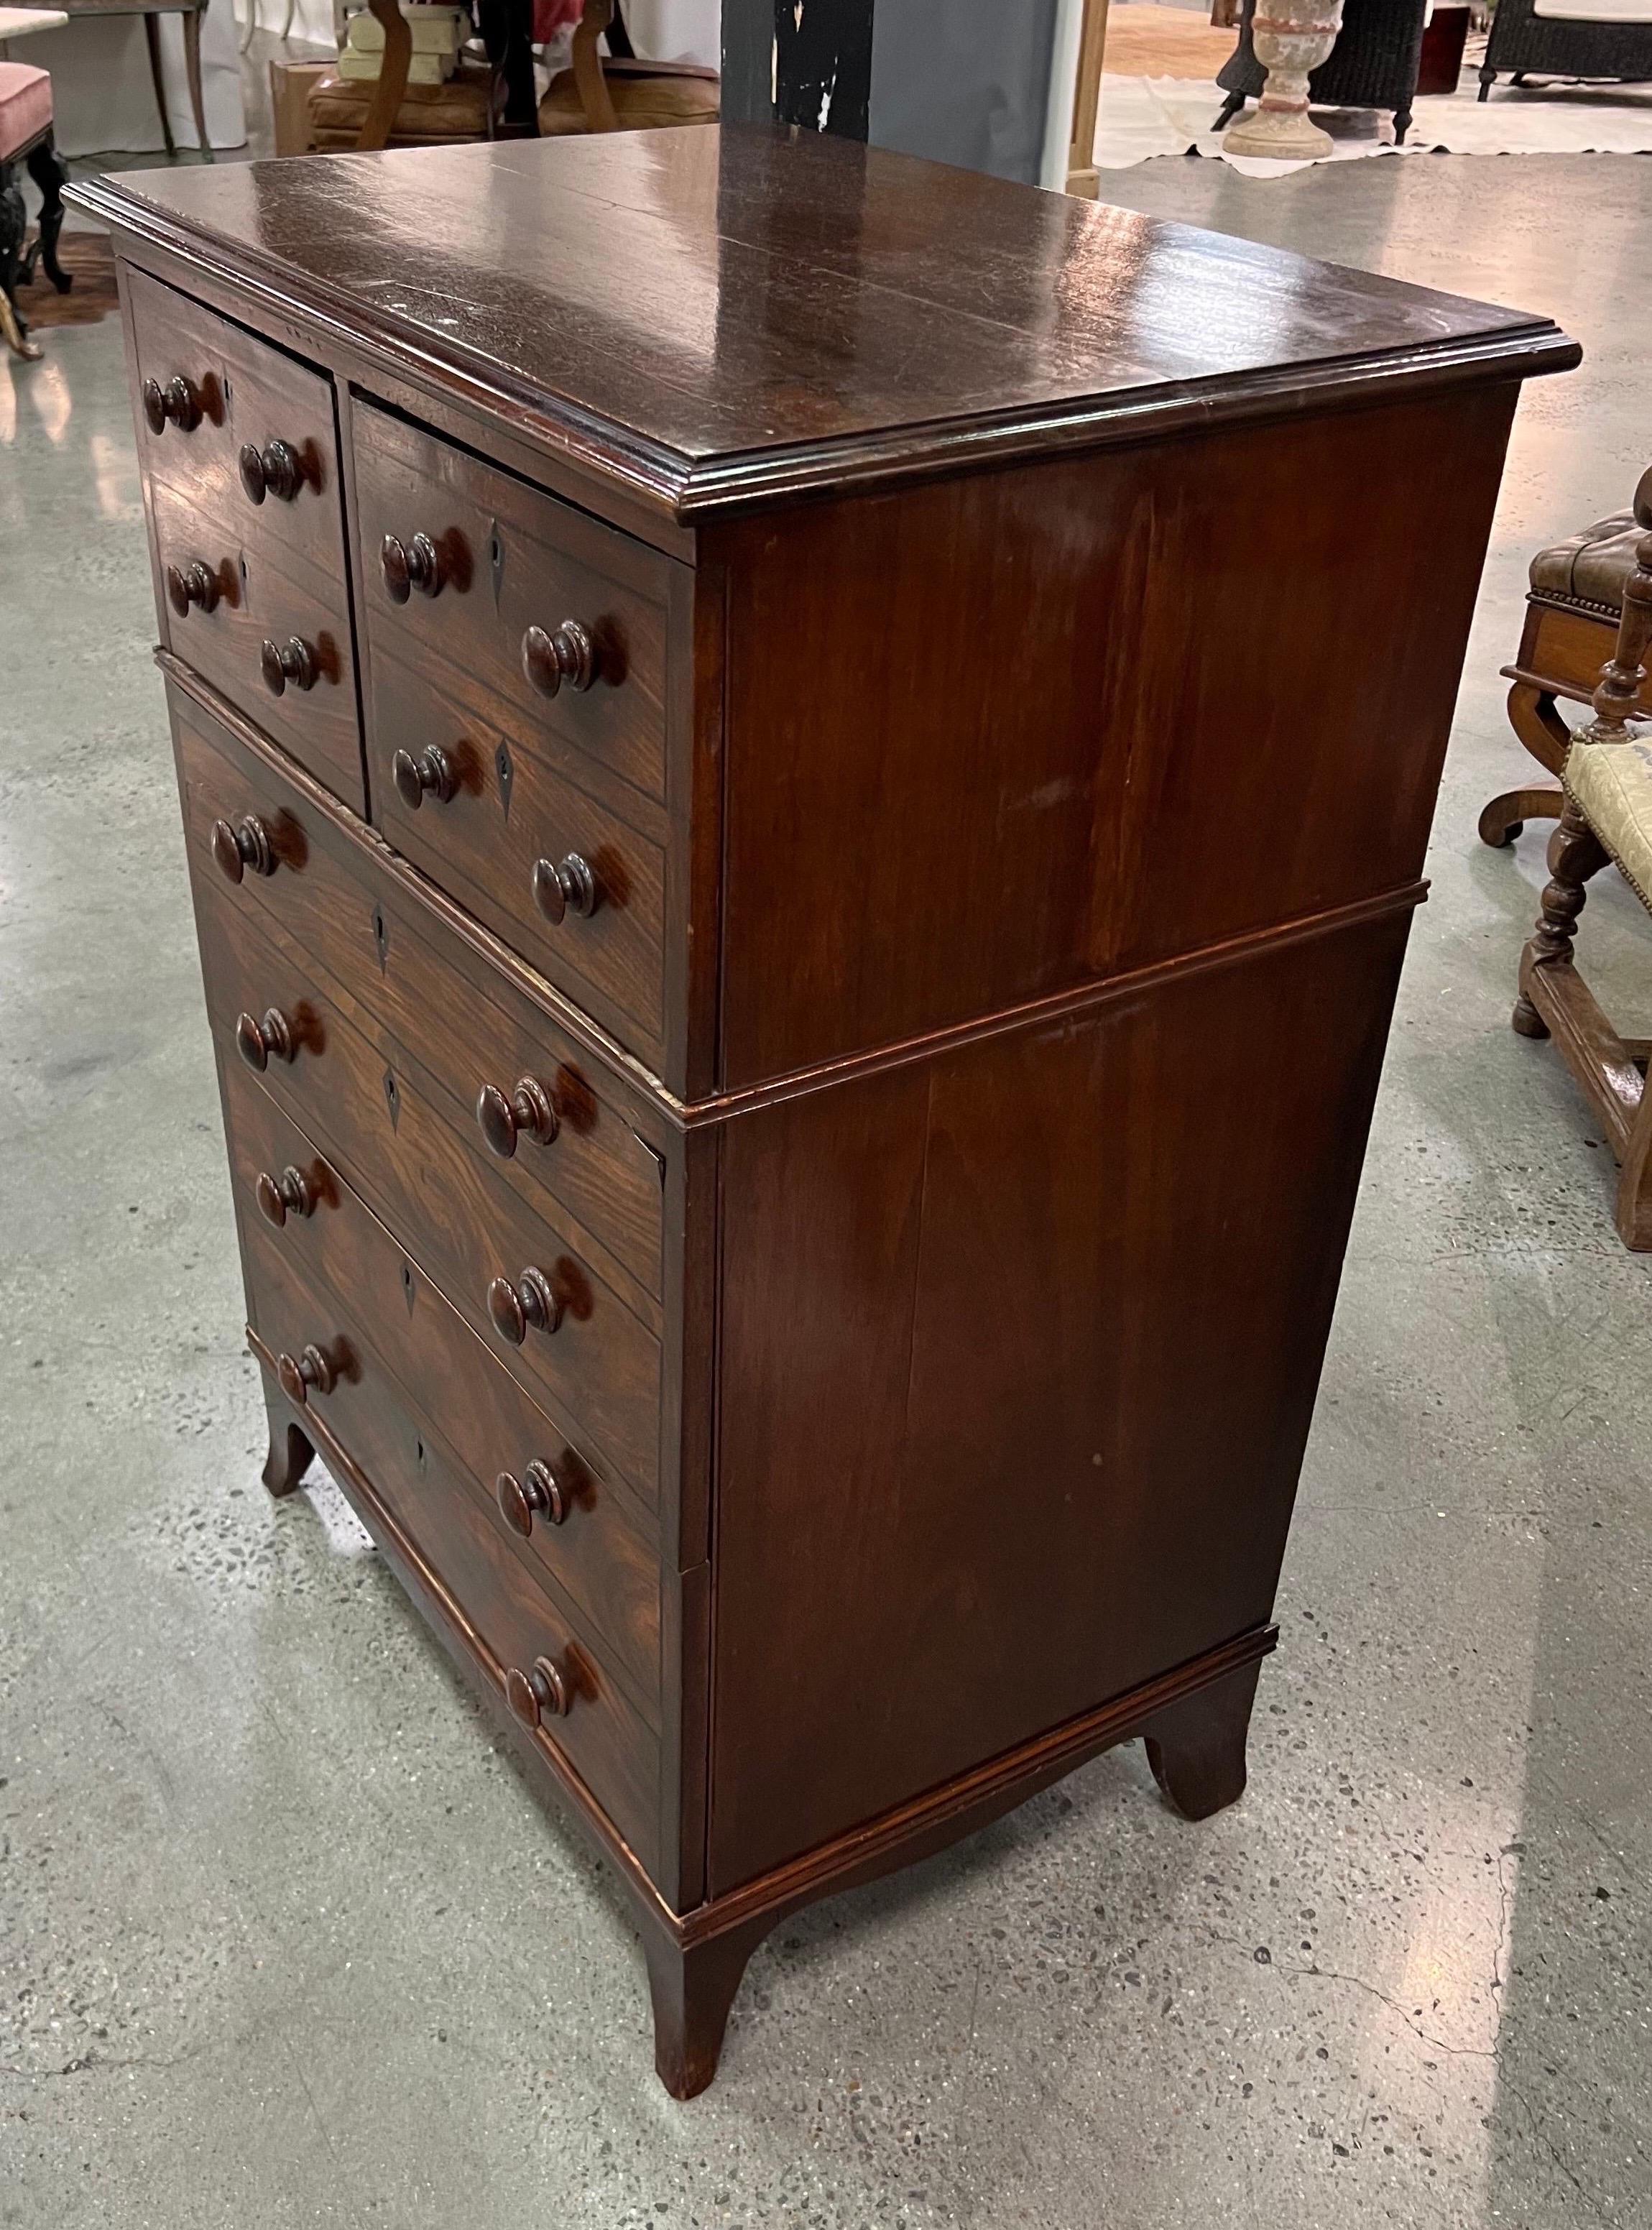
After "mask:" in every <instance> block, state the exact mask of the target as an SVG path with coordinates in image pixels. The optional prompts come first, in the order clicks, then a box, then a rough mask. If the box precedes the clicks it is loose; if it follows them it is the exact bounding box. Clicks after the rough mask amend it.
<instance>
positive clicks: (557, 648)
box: [522, 620, 596, 697]
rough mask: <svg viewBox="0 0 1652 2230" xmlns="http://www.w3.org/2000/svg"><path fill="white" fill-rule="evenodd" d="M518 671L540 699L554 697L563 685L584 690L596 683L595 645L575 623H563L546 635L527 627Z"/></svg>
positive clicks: (572, 621)
mask: <svg viewBox="0 0 1652 2230" xmlns="http://www.w3.org/2000/svg"><path fill="white" fill-rule="evenodd" d="M522 670H523V672H524V674H526V675H527V677H528V679H529V680H530V681H531V682H532V684H533V686H534V687H535V688H536V689H537V691H538V692H539V694H540V695H541V696H542V697H554V696H555V695H556V693H557V691H558V690H559V689H560V688H561V687H562V685H563V683H564V682H566V683H567V685H568V686H569V688H570V689H588V688H589V687H590V686H591V684H592V683H593V682H594V681H595V680H596V645H595V643H594V642H593V641H591V638H590V636H589V635H588V634H587V632H586V630H585V629H584V628H582V626H581V625H580V623H579V622H578V621H577V620H564V621H563V622H562V625H561V626H560V627H559V628H552V629H551V631H550V634H549V635H547V634H546V632H545V630H544V628H542V627H530V628H529V629H528V632H527V633H526V635H524V636H523V638H522Z"/></svg>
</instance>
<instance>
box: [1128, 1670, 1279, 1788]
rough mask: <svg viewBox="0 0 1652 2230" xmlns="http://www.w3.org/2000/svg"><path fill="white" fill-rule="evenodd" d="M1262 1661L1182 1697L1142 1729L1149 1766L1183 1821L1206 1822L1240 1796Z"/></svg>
mask: <svg viewBox="0 0 1652 2230" xmlns="http://www.w3.org/2000/svg"><path fill="white" fill-rule="evenodd" d="M1261 1670H1262V1662H1261V1660H1260V1659H1259V1658H1258V1659H1255V1660H1252V1662H1251V1663H1250V1664H1249V1665H1242V1666H1240V1667H1239V1669H1238V1671H1237V1673H1229V1674H1228V1675H1227V1677H1226V1679H1222V1680H1213V1681H1212V1683H1211V1685H1210V1686H1209V1687H1208V1688H1200V1689H1199V1691H1198V1692H1197V1693H1196V1694H1194V1695H1192V1696H1185V1697H1184V1698H1182V1700H1181V1702H1180V1703H1179V1704H1172V1705H1170V1707H1169V1708H1168V1710H1167V1711H1160V1714H1159V1716H1158V1717H1157V1718H1155V1719H1154V1720H1152V1721H1151V1722H1150V1723H1149V1724H1148V1725H1147V1727H1146V1728H1144V1729H1143V1731H1142V1735H1143V1740H1144V1741H1145V1742H1146V1744H1147V1763H1148V1764H1149V1765H1150V1766H1151V1767H1152V1768H1153V1777H1154V1780H1155V1781H1156V1782H1158V1784H1159V1786H1160V1789H1162V1790H1163V1792H1164V1795H1165V1797H1166V1800H1167V1802H1169V1803H1170V1804H1171V1805H1173V1807H1174V1808H1175V1809H1176V1810H1177V1811H1178V1812H1180V1814H1181V1815H1182V1818H1183V1819H1184V1820H1207V1819H1209V1817H1210V1815H1211V1814H1212V1812H1219V1811H1220V1810H1221V1809H1222V1808H1223V1806H1224V1805H1225V1804H1231V1803H1233V1802H1234V1801H1236V1799H1237V1798H1238V1797H1240V1796H1242V1795H1244V1738H1245V1735H1246V1732H1247V1731H1248V1730H1249V1728H1250V1707H1251V1705H1253V1704H1254V1703H1255V1702H1256V1699H1257V1674H1258V1673H1260V1672H1261Z"/></svg>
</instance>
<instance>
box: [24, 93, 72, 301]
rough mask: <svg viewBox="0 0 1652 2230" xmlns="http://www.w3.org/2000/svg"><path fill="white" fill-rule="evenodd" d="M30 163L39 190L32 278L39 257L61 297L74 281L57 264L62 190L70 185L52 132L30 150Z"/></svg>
mask: <svg viewBox="0 0 1652 2230" xmlns="http://www.w3.org/2000/svg"><path fill="white" fill-rule="evenodd" d="M27 160H28V164H29V177H31V178H32V179H33V180H34V182H35V184H36V185H37V186H38V187H39V189H40V231H39V233H38V235H37V236H36V238H35V245H34V247H33V248H31V249H30V251H29V277H30V278H31V279H32V278H33V277H34V275H35V257H36V256H38V257H39V258H40V261H41V262H42V266H43V267H44V268H45V272H46V276H47V277H48V279H49V280H51V282H52V284H53V286H54V287H56V289H57V291H58V293H60V294H67V293H68V291H69V288H70V287H72V286H73V285H74V274H73V273H71V272H68V271H65V269H64V268H63V267H62V265H61V263H60V262H59V261H58V260H57V241H58V235H59V234H60V233H61V231H62V229H63V189H64V187H65V186H66V185H67V184H68V172H67V171H66V170H65V169H64V167H63V158H62V157H61V155H60V154H59V153H58V151H57V147H56V144H55V141H54V140H53V138H52V135H51V133H50V132H48V133H47V134H46V137H45V138H44V139H42V140H41V141H40V143H39V145H36V146H34V147H31V148H30V149H29V154H28V158H27Z"/></svg>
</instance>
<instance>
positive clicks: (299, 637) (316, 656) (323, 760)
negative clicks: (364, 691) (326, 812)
mask: <svg viewBox="0 0 1652 2230" xmlns="http://www.w3.org/2000/svg"><path fill="white" fill-rule="evenodd" d="M150 504H151V518H152V520H153V522H154V529H155V548H156V554H157V558H158V559H159V562H160V567H161V578H162V583H163V597H162V605H161V624H162V628H163V631H164V637H165V641H166V646H167V648H168V649H169V650H170V651H171V652H173V653H174V654H175V655H176V656H177V657H178V658H181V659H183V661H185V662H186V663H187V664H189V665H190V666H192V667H195V668H196V672H197V673H199V674H203V675H204V676H205V678H206V679H207V680H209V681H210V682H211V683H213V685H214V686H215V687H216V688H219V689H221V690H222V692H223V693H224V695H225V696H226V697H228V699H230V700H231V701H232V703H234V704H235V705H238V706H240V707H241V710H242V711H243V712H246V713H247V716H248V717H249V718H250V719H254V720H256V721H257V722H258V724H259V725H260V727H261V728H265V729H267V731H268V732H269V733H270V734H271V735H272V736H273V737H274V738H275V739H276V741H277V742H278V743H280V744H284V745H285V746H286V749H287V750H288V751H291V752H292V756H293V757H294V758H295V759H297V760H299V763H300V764H302V765H304V766H306V767H308V768H309V770H310V771H311V773H312V774H313V775H315V776H316V777H318V779H319V780H320V781H322V782H325V783H326V785H327V787H328V788H329V789H330V790H335V791H337V794H338V796H340V797H342V798H343V799H344V802H345V803H346V804H347V805H351V806H353V807H354V808H355V809H356V810H357V812H358V813H363V812H365V811H366V796H365V792H364V790H363V783H362V751H361V727H360V722H359V719H358V715H357V700H356V665H355V660H354V657H353V655H352V653H351V648H350V618H349V611H348V607H347V604H346V603H345V599H344V592H343V589H342V586H340V587H339V588H338V590H337V592H336V593H330V592H328V591H327V590H326V588H325V582H323V581H322V579H321V577H320V576H318V575H316V574H314V573H311V574H307V575H305V574H301V572H300V570H299V569H298V568H296V567H295V568H293V569H292V570H283V567H282V564H281V562H280V560H281V559H282V558H284V557H285V555H286V553H285V552H283V551H280V549H279V548H276V549H273V550H267V549H262V548H260V547H258V546H257V545H256V543H255V542H248V543H242V542H240V541H238V540H237V539H236V538H235V535H234V533H233V532H231V531H230V529H229V528H228V527H226V526H225V525H223V524H222V521H221V520H220V519H219V518H218V515H217V514H216V512H212V511H208V510H202V509H201V508H199V507H198V506H196V504H194V503H193V502H192V501H191V500H190V498H189V497H188V496H187V495H185V494H182V493H180V492H179V491H178V490H177V488H175V487H171V486H170V485H169V484H167V483H166V482H164V481H159V482H157V483H156V484H155V485H154V487H152V488H151V497H150ZM180 583H182V584H183V586H185V587H189V588H190V589H191V590H192V591H193V594H192V597H191V600H190V601H188V602H185V601H183V596H182V595H181V594H180V593H179V584H180ZM180 605H181V607H182V609H180ZM278 655H279V656H280V657H281V658H282V659H283V660H284V661H286V668H287V670H286V671H281V672H277V671H276V670H275V669H274V668H273V667H271V666H270V663H269V662H270V661H272V660H273V659H274V658H275V657H277V656H278ZM267 669H268V673H269V678H268V679H267V678H266V677H267ZM276 680H279V681H280V692H279V693H277V692H276V690H275V689H274V688H273V686H272V685H273V681H276Z"/></svg>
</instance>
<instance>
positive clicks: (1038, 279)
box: [74, 126, 1578, 518]
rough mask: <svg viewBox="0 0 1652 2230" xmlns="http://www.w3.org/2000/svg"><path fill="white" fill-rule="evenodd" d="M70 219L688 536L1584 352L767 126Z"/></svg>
mask: <svg viewBox="0 0 1652 2230" xmlns="http://www.w3.org/2000/svg"><path fill="white" fill-rule="evenodd" d="M74 197H75V198H76V199H77V200H78V201H79V202H80V204H81V205H82V206H83V207H85V208H87V209H92V210H93V211H95V213H96V214H98V215H99V216H102V217H103V218H105V219H106V221H107V222H111V223H112V224H114V225H116V226H117V227H119V228H120V229H122V230H123V231H125V233H126V234H127V235H138V237H139V238H144V237H147V238H149V239H151V240H152V241H155V242H157V243H159V244H161V245H164V246H169V247H171V248H174V249H177V250H179V251H181V252H183V253H185V254H189V255H195V256H196V257H200V256H201V255H202V251H203V246H204V248H205V250H206V257H207V260H209V261H212V262H213V263H215V264H220V265H227V266H228V267H230V268H231V269H233V270H235V271H237V272H239V273H240V274H242V275H243V276H244V277H245V278H247V279H249V280H253V281H254V282H256V283H257V284H258V285H259V286H260V289H261V290H262V291H263V292H264V293H265V295H266V299H267V300H271V301H273V303H274V304H275V305H277V306H282V307H285V308H286V310H288V311H289V312H291V311H292V310H294V309H297V310H298V311H299V312H300V313H303V312H305V311H308V312H311V313H320V314H322V315H323V316H325V319H327V321H328V322H329V323H330V324H331V325H333V326H334V327H335V328H336V329H338V330H342V331H343V332H344V333H345V334H347V335H348V336H349V337H350V338H351V339H352V340H353V341H354V342H355V343H357V345H368V346H370V347H371V348H376V349H379V350H382V349H384V348H386V347H388V348H389V351H390V352H391V353H392V354H393V355H395V357H396V358H399V359H403V360H404V361H403V362H402V369H403V371H406V372H407V373H408V376H410V377H422V378H424V379H427V380H430V381H434V383H437V384H438V385H440V386H442V387H445V388H449V389H459V390H463V391H465V392H466V394H467V395H468V396H470V398H471V399H472V400H475V399H476V398H477V397H478V396H480V398H481V399H482V400H483V401H485V403H487V404H488V405H489V407H491V408H498V409H501V410H502V411H504V412H505V414H506V415H508V416H509V417H510V418H511V421H512V422H514V423H516V424H517V426H518V427H519V428H521V429H524V430H525V431H526V432H528V433H529V434H530V436H531V437H533V438H536V439H537V440H539V441H543V442H544V443H545V444H546V445H547V446H549V447H553V448H556V449H557V450H559V451H560V452H562V454H566V455H569V456H570V457H571V458H572V459H574V460H575V461H578V462H580V463H582V464H583V465H584V466H586V467H595V469H597V470H599V471H601V472H602V473H604V474H609V475H612V476H614V477H617V478H620V479H623V480H626V481H627V483H628V484H629V485H630V486H631V487H632V488H633V492H637V493H642V494H644V495H645V497H646V498H648V499H652V500H653V501H654V502H656V503H659V504H660V505H662V506H664V507H665V508H667V509H669V510H670V511H672V512H673V513H674V514H675V515H676V516H678V517H679V518H688V517H690V516H691V515H692V514H694V513H696V512H704V511H707V510H710V509H715V508H718V507H721V506H724V505H727V504H729V503H730V502H742V501H750V500H753V499H759V500H761V499H766V498H768V499H772V498H773V497H774V496H775V495H777V494H784V493H792V492H794V491H796V490H798V489H800V488H802V487H811V486H821V485H827V486H830V485H841V484H843V483H845V482H856V481H863V480H871V479H879V478H884V477H887V476H889V475H890V474H899V475H903V476H904V475H906V474H910V473H913V472H924V471H931V470H935V469H955V468H957V467H960V466H963V465H967V464H970V463H980V462H986V461H992V460H995V459H999V458H1002V457H1004V456H1006V455H1013V454H1025V453H1026V452H1028V451H1029V450H1032V449H1044V448H1060V447H1075V446H1091V445H1094V444H1096V443H1097V442H1103V441H1116V440H1121V439H1129V438H1140V437H1141V435H1143V434H1144V433H1147V432H1151V431H1154V430H1158V429H1162V428H1165V427H1167V426H1169V425H1174V424H1177V423H1183V424H1192V425H1196V424H1200V423H1205V422H1211V421H1212V420H1214V419H1218V418H1225V417H1231V416H1239V415H1251V414H1254V413H1256V412H1257V411H1259V410H1260V411H1264V412H1271V411H1276V410H1279V409H1290V408H1292V407H1293V406H1294V405H1295V404H1297V403H1301V402H1302V401H1303V400H1304V399H1307V398H1308V397H1309V396H1312V395H1313V394H1314V393H1315V391H1317V390H1324V389H1326V388H1327V387H1332V388H1335V389H1338V390H1345V391H1346V390H1354V391H1371V392H1373V393H1381V394H1383V395H1388V394H1392V392H1394V391H1395V390H1396V389H1397V388H1398V387H1401V386H1405V387H1407V388H1410V387H1411V386H1430V387H1437V386H1438V385H1440V384H1442V383H1449V382H1450V381H1454V380H1458V379H1463V378H1469V379H1473V378H1484V377H1506V378H1507V377H1515V378H1519V377H1525V376H1527V375H1528V374H1530V373H1533V372H1537V371H1561V370H1565V369H1567V368H1569V366H1570V365H1572V364H1574V363H1575V362H1576V361H1577V360H1578V350H1577V349H1576V347H1575V346H1574V345H1572V343H1571V342H1569V341H1567V340H1566V339H1565V338H1564V336H1562V335H1561V334H1559V332H1557V331H1556V329H1555V327H1554V325H1552V322H1551V321H1550V320H1549V319H1546V318H1541V317H1533V316H1528V315H1524V314H1522V313H1519V312H1515V311H1511V310H1503V309H1495V308H1491V307H1488V306H1486V305H1484V304H1482V303H1477V302H1470V301H1465V300H1462V299H1461V298H1459V297H1457V296H1455V295H1449V294H1439V293H1432V292H1430V291H1427V290H1425V289H1423V288H1420V287H1408V286H1405V285H1402V284H1400V283H1399V282H1398V281H1397V280H1392V279H1386V278H1380V277H1377V276H1374V275H1372V274H1369V273H1365V272H1356V271H1350V270H1345V269H1342V268H1340V267H1336V266H1334V265H1330V264H1324V263H1316V262H1313V261H1308V260H1307V259H1305V258H1303V257H1301V256H1297V255H1288V254H1285V253H1284V252H1282V251H1281V250H1279V249H1277V248H1265V247H1260V246H1257V245H1254V244H1252V243H1250V242H1244V241H1240V240H1234V239H1230V238H1227V237H1225V236H1224V235H1218V234H1215V233H1209V232H1201V231H1198V230H1195V229H1192V228H1191V227H1188V226H1185V225H1177V224H1167V223H1162V222H1158V221H1156V220H1154V219H1153V218H1150V217H1145V216H1138V215H1136V214H1135V213H1134V212H1132V211H1129V210H1125V209H1110V208H1108V207H1106V206H1104V205H1100V204H1097V203H1090V202H1083V201H1077V200H1071V199H1069V198H1067V197H1064V196H1060V195H1053V194H1045V193H1039V192H1038V191H1036V190H1033V189H1032V188H1029V187H1024V186H1018V185H1012V184H1006V183H1005V182H1004V181H1002V180H1000V179H996V178H991V177H982V176H980V175H978V174H976V173H974V172H972V171H959V170H952V169H949V168H947V167H945V166H943V165H941V164H930V163H924V162H920V161H918V160H916V159H915V158H911V157H908V156H903V155H894V154H889V153H885V152H883V151H878V150H876V149H869V148H866V147H864V146H861V145H856V144H853V143H852V142H849V141H846V140H843V139H835V138H832V137H831V136H828V135H820V134H816V133H813V132H794V131H789V130H784V129H771V128H768V127H759V126H723V127H721V128H715V129H714V128H710V127H707V128H703V129H697V130H694V131H683V130H677V131H670V130H667V131H660V132H625V133H617V134H612V135H601V136H598V137H594V138H590V139H583V138H582V139H556V140H542V141H531V140H530V141H511V142H503V143H496V144H493V145H472V146H460V147H444V148H434V149H430V150H420V151H407V152H395V153H388V154H381V155H372V156H356V155H347V156H318V157H313V158H309V159H307V160H305V161H303V162H294V161H286V162H269V163H253V164H238V165H235V166H234V167H233V168H231V167H221V168H219V169H217V170H214V171H206V170H195V169H189V170H179V171H137V172H132V171H129V172H126V173H125V174H124V175H122V176H120V177H115V178H104V179H99V180H96V181H88V182H87V183H85V184H81V185H79V186H77V187H76V188H75V190H74ZM409 352H411V354H412V356H413V358H414V359H415V361H414V362H413V363H412V364H408V363H407V362H406V361H405V359H406V358H408V354H409Z"/></svg>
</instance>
